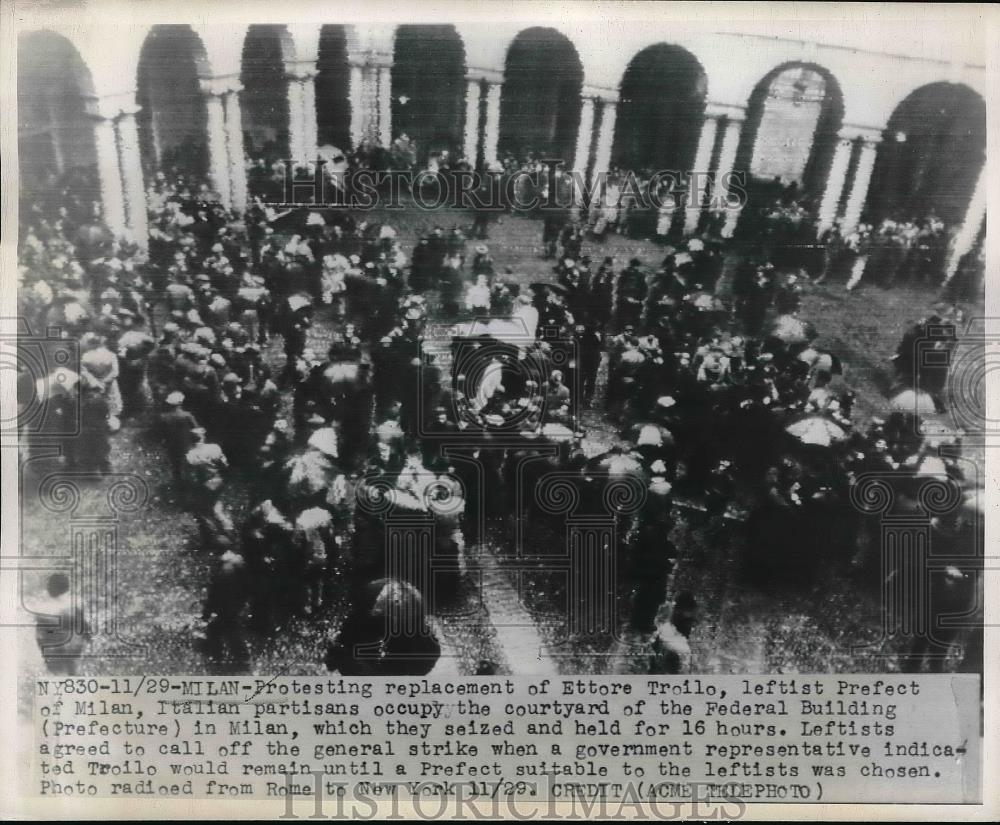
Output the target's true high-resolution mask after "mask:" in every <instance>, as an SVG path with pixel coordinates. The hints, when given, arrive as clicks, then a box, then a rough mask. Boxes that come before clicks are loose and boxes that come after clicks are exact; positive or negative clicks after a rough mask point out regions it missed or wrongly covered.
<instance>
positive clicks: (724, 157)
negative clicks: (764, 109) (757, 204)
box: [712, 108, 746, 238]
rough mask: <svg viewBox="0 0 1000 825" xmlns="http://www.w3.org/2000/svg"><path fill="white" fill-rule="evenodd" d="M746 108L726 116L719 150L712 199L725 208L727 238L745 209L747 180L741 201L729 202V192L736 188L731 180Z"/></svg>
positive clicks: (724, 234) (734, 110)
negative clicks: (724, 129) (744, 199)
mask: <svg viewBox="0 0 1000 825" xmlns="http://www.w3.org/2000/svg"><path fill="white" fill-rule="evenodd" d="M744 117H745V110H743V109H742V108H739V109H733V111H731V112H730V113H729V114H727V116H726V131H725V134H724V135H723V136H722V148H721V150H720V151H719V164H718V166H717V167H716V169H715V181H714V183H715V185H714V187H713V189H712V201H713V203H714V205H715V208H717V209H723V210H725V215H726V222H725V225H724V226H723V228H722V236H723V237H725V238H728V237H730V236H731V235H732V234H733V230H735V229H736V224H737V222H738V221H739V218H740V212H741V211H742V209H743V202H742V198H744V197H746V195H745V191H746V188H745V182H744V185H743V186H742V187H741V188H742V189H743V193H741V194H739V198H740V202H739V203H737V204H731V203H729V194H730V192H731V191H732V190H733V189H734V188H735V187H734V185H733V184H734V183H736V182H735V181H733V180H731V178H732V175H733V173H734V172H735V171H736V169H735V166H736V150H737V149H738V148H739V145H740V137H741V135H742V133H743V121H744Z"/></svg>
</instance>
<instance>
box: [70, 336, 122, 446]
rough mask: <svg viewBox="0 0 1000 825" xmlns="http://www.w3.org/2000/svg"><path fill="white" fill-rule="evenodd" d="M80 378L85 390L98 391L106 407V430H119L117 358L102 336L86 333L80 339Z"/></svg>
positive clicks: (120, 406) (119, 399)
mask: <svg viewBox="0 0 1000 825" xmlns="http://www.w3.org/2000/svg"><path fill="white" fill-rule="evenodd" d="M80 350H81V356H80V378H81V379H82V380H83V384H84V386H85V387H87V388H91V389H95V390H98V391H100V393H101V394H102V395H103V396H104V398H105V400H106V402H107V405H108V428H109V429H110V431H111V432H117V431H118V430H119V429H120V428H121V414H122V396H121V390H120V389H119V386H118V372H119V366H118V356H117V355H115V354H114V353H113V352H112V351H111V350H110V349H109V348H108V346H107V344H106V342H105V339H104V338H103V337H102V336H99V335H96V334H94V333H87V334H86V335H84V336H83V338H81V339H80Z"/></svg>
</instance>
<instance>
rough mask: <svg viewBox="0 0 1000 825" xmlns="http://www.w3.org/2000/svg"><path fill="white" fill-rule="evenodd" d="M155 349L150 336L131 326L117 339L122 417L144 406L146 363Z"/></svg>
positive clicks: (154, 343)
mask: <svg viewBox="0 0 1000 825" xmlns="http://www.w3.org/2000/svg"><path fill="white" fill-rule="evenodd" d="M122 312H127V310H122ZM155 347H156V342H155V341H153V338H152V336H150V335H148V334H147V333H146V332H145V331H143V330H141V329H137V328H135V327H133V326H131V324H129V325H128V328H126V329H125V331H124V332H122V334H121V335H120V336H119V337H118V386H119V388H120V389H121V395H122V416H123V417H124V416H127V415H131V414H133V413H135V412H137V411H139V410H140V409H142V407H143V406H144V404H145V394H144V391H143V390H144V385H145V383H146V361H147V359H148V358H149V355H150V353H151V352H152V351H153V349H154V348H155Z"/></svg>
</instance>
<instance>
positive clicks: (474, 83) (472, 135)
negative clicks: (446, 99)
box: [462, 80, 483, 168]
mask: <svg viewBox="0 0 1000 825" xmlns="http://www.w3.org/2000/svg"><path fill="white" fill-rule="evenodd" d="M482 92H483V89H482V82H481V81H479V80H469V81H467V82H466V87H465V139H464V141H463V144H462V154H463V155H465V159H466V160H467V161H468V162H469V165H470V166H472V167H473V168H475V167H476V165H477V164H476V161H477V160H478V158H479V100H480V98H481V97H482Z"/></svg>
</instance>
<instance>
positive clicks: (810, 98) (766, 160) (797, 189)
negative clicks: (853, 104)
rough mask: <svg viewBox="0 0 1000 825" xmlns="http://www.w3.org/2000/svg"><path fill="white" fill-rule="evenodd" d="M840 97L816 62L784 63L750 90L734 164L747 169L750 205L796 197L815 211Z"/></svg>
mask: <svg viewBox="0 0 1000 825" xmlns="http://www.w3.org/2000/svg"><path fill="white" fill-rule="evenodd" d="M843 119H844V100H843V95H842V94H841V91H840V86H839V85H838V83H837V81H836V79H835V78H834V77H833V75H832V74H830V72H829V71H827V70H826V69H825V68H823V67H822V66H817V65H815V64H812V63H785V64H783V65H781V66H778V67H777V68H775V69H773V70H772V71H771V72H769V73H768V74H767V75H766V76H765V77H764V78H763V79H762V80H761V81H760V82H759V83H758V84H757V86H756V87H755V88H754V91H753V93H752V94H751V95H750V100H749V102H748V107H747V122H746V126H745V127H744V130H743V138H742V140H741V141H740V148H739V151H738V152H737V158H736V168H738V169H742V170H744V171H747V172H749V181H748V189H749V197H750V200H751V203H756V204H758V205H765V204H769V203H771V202H773V201H774V200H775V199H778V198H783V199H784V200H785V201H792V200H794V201H797V202H798V203H799V204H800V205H802V206H803V207H805V208H806V209H809V210H811V211H815V209H816V208H818V206H819V202H820V200H821V199H822V197H823V190H824V189H825V187H826V180H827V176H828V174H829V171H830V164H831V163H832V161H833V153H834V152H835V151H836V147H837V133H838V132H839V131H840V127H841V124H842V122H843Z"/></svg>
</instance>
